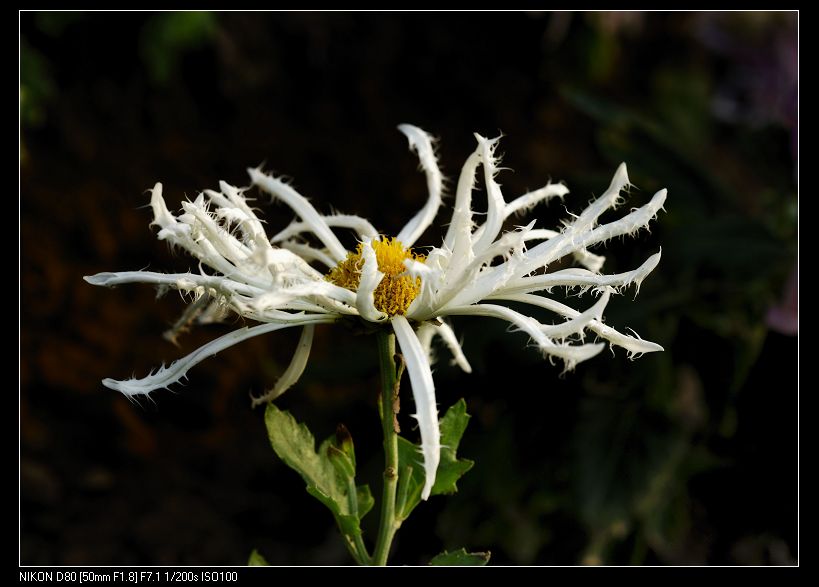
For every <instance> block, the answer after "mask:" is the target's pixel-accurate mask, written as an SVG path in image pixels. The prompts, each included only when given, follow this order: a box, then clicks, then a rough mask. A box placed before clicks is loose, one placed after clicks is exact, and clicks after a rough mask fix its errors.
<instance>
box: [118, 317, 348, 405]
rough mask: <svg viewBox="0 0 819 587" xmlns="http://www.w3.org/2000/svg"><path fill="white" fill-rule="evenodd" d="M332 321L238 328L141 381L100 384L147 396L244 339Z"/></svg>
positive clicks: (309, 319) (316, 319)
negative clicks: (283, 329)
mask: <svg viewBox="0 0 819 587" xmlns="http://www.w3.org/2000/svg"><path fill="white" fill-rule="evenodd" d="M334 320H335V318H334V317H328V316H302V317H300V318H299V319H297V320H293V321H292V322H288V323H283V324H275V323H271V324H260V325H258V326H253V327H250V328H249V327H244V328H240V329H239V330H234V331H233V332H229V333H228V334H225V335H223V336H220V337H219V338H217V339H216V340H212V341H211V342H209V343H207V344H205V345H203V346H201V347H199V348H198V349H196V350H195V351H193V352H192V353H191V354H189V355H188V356H186V357H183V358H181V359H179V360H177V361H174V362H173V363H171V364H170V365H169V366H167V367H165V366H162V367H160V368H159V369H158V370H157V371H155V372H154V373H151V374H150V375H148V376H147V377H143V378H142V379H126V380H123V381H117V380H115V379H110V378H109V379H103V381H102V384H103V385H105V386H106V387H109V388H111V389H113V390H116V391H119V392H121V393H123V394H124V395H127V396H129V397H133V396H137V395H147V394H149V393H150V392H152V391H154V390H156V389H163V388H167V387H168V386H170V385H172V384H174V383H176V382H177V381H179V380H180V379H182V377H184V376H185V374H186V373H187V372H188V370H190V369H191V367H193V366H195V365H197V364H198V363H201V362H202V361H204V360H205V359H207V358H208V357H212V356H213V355H215V354H216V353H218V352H220V351H223V350H225V349H226V348H229V347H232V346H233V345H235V344H238V343H240V342H242V341H244V340H247V339H248V338H253V337H254V336H260V335H262V334H267V333H268V332H273V331H275V330H281V329H282V328H290V327H291V326H300V325H305V324H319V323H329V322H333V321H334Z"/></svg>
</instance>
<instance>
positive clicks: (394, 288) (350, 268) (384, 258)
mask: <svg viewBox="0 0 819 587" xmlns="http://www.w3.org/2000/svg"><path fill="white" fill-rule="evenodd" d="M372 246H373V251H375V258H376V259H377V260H378V270H379V271H380V272H381V273H383V274H384V278H383V279H382V280H381V283H379V284H378V287H376V288H375V291H374V292H373V297H374V298H375V307H376V308H377V309H378V310H381V311H382V312H384V313H385V314H387V315H389V316H395V315H396V314H402V315H403V314H405V313H406V311H407V308H409V305H410V304H411V303H412V300H414V299H415V296H417V295H418V292H420V291H421V278H420V277H412V276H410V275H407V274H406V271H407V270H406V267H404V259H413V260H415V261H420V262H422V263H423V262H424V260H425V259H426V257H425V256H424V255H418V254H416V253H413V252H412V249H405V248H404V245H402V244H401V241H399V240H398V239H396V238H386V239H384V240H381V241H373V243H372ZM362 249H363V246H362V245H361V244H359V245H358V247H357V248H356V250H355V253H347V258H346V259H344V260H343V261H341V262H340V263H339V264H338V265H336V266H335V267H333V268H332V269H331V270H330V273H328V274H327V276H326V277H325V279H327V281H331V282H332V283H335V284H336V285H338V286H341V287H343V288H346V289H349V290H350V291H357V290H358V285H359V284H360V283H361V266H362V264H363V263H364V261H363V260H362V258H361V253H362Z"/></svg>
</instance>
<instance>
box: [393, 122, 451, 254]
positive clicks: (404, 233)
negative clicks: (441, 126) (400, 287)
mask: <svg viewBox="0 0 819 587" xmlns="http://www.w3.org/2000/svg"><path fill="white" fill-rule="evenodd" d="M398 130H400V131H401V132H402V133H404V135H405V136H406V137H407V139H408V140H409V144H410V148H411V149H412V150H413V151H415V152H416V153H417V154H418V161H419V163H420V164H421V169H423V170H424V173H425V174H426V176H427V191H428V192H429V197H428V198H427V203H426V204H424V207H423V208H421V210H420V211H419V212H418V213H417V214H416V215H415V216H413V218H412V220H410V221H409V222H407V224H406V226H404V228H402V229H401V232H399V233H398V237H397V238H398V240H399V241H401V242H402V243H403V244H404V246H405V247H411V246H412V245H414V244H415V241H417V240H418V238H419V237H420V236H421V235H422V234H423V233H424V231H425V230H426V229H427V228H429V226H430V224H432V220H433V219H434V218H435V215H436V214H437V213H438V207H439V206H440V205H441V191H442V190H443V181H444V180H443V176H442V175H441V170H440V169H438V161H437V160H436V159H435V151H434V149H433V148H432V139H431V138H430V136H429V135H428V134H427V133H426V132H425V131H423V130H421V129H420V128H418V127H417V126H413V125H411V124H401V125H399V126H398Z"/></svg>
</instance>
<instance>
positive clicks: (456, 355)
mask: <svg viewBox="0 0 819 587" xmlns="http://www.w3.org/2000/svg"><path fill="white" fill-rule="evenodd" d="M437 330H438V332H437V334H438V335H439V336H440V337H441V339H442V340H443V341H444V342H445V343H446V346H447V348H449V352H451V353H452V362H453V363H454V364H456V365H458V366H459V367H460V368H461V369H462V370H463V371H464V372H465V373H472V365H470V364H469V361H468V360H467V359H466V355H464V351H463V349H462V348H461V343H460V342H459V341H458V338H457V337H456V336H455V332H454V331H453V330H452V327H451V326H450V325H449V324H447V323H446V322H444V321H441V323H440V324H439V325H438V328H437Z"/></svg>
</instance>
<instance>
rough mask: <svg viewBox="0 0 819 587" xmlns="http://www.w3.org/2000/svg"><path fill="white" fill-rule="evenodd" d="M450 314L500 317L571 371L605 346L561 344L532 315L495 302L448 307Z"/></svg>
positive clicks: (447, 312)
mask: <svg viewBox="0 0 819 587" xmlns="http://www.w3.org/2000/svg"><path fill="white" fill-rule="evenodd" d="M446 314H447V315H450V316H487V317H490V318H500V319H501V320H506V321H507V322H510V323H511V324H512V325H513V326H515V327H517V328H518V329H520V330H522V331H523V332H525V333H526V334H528V335H529V336H530V337H531V338H532V340H533V341H534V342H535V344H537V346H538V348H540V350H541V351H542V352H543V354H544V355H551V356H555V357H558V358H560V359H562V360H563V365H564V371H571V370H572V369H574V367H575V365H576V364H577V363H580V362H582V361H585V360H587V359H590V358H592V357H593V356H595V355H597V354H598V353H599V352H600V351H602V350H603V347H604V346H605V345H604V344H603V343H598V344H559V343H555V342H554V341H553V340H552V339H551V338H549V337H548V336H546V334H544V332H543V327H544V325H543V324H541V323H540V322H538V321H537V320H535V319H534V318H532V317H530V316H525V315H524V314H521V313H520V312H516V311H514V310H512V309H510V308H506V307H504V306H497V305H494V304H474V305H470V306H456V307H453V308H447V310H446Z"/></svg>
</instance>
